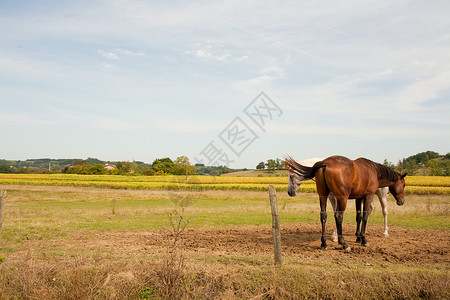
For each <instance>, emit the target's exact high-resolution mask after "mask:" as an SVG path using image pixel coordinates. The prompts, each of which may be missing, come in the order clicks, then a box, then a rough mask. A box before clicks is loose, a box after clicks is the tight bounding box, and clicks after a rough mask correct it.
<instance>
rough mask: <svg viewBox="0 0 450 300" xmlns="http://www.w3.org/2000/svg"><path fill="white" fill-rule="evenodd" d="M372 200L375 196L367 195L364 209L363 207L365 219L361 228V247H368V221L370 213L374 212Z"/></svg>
mask: <svg viewBox="0 0 450 300" xmlns="http://www.w3.org/2000/svg"><path fill="white" fill-rule="evenodd" d="M372 200H373V194H371V195H366V197H365V198H364V207H363V218H362V226H361V245H363V246H368V245H369V243H367V240H366V226H367V221H368V220H369V216H370V213H371V212H372Z"/></svg>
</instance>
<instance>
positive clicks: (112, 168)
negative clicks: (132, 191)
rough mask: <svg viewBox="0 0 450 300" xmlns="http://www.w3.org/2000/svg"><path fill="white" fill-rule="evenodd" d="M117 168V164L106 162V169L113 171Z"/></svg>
mask: <svg viewBox="0 0 450 300" xmlns="http://www.w3.org/2000/svg"><path fill="white" fill-rule="evenodd" d="M115 168H117V166H116V165H112V164H105V169H106V170H107V171H112V170H114V169H115Z"/></svg>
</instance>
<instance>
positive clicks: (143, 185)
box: [0, 174, 450, 194]
mask: <svg viewBox="0 0 450 300" xmlns="http://www.w3.org/2000/svg"><path fill="white" fill-rule="evenodd" d="M287 182H288V178H287V176H285V177H221V176H190V177H188V180H187V183H186V178H185V177H184V176H174V175H171V176H123V175H76V174H0V184H19V185H54V186H84V187H103V188H115V189H171V190H249V191H265V190H267V188H268V185H269V184H272V185H274V186H275V187H276V188H277V190H281V191H284V190H286V188H287ZM315 191H316V189H315V183H314V182H313V181H312V180H308V181H305V182H304V183H303V184H302V185H301V186H300V192H315ZM406 192H407V193H409V194H450V177H442V176H407V177H406Z"/></svg>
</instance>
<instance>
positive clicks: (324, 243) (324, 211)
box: [319, 195, 328, 249]
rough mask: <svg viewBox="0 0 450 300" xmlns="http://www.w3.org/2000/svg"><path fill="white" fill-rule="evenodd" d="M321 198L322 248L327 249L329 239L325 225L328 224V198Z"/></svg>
mask: <svg viewBox="0 0 450 300" xmlns="http://www.w3.org/2000/svg"><path fill="white" fill-rule="evenodd" d="M319 197H320V223H322V239H321V240H322V245H320V248H322V249H327V238H326V236H325V224H326V223H327V198H328V195H327V196H319Z"/></svg>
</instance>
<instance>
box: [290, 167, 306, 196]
mask: <svg viewBox="0 0 450 300" xmlns="http://www.w3.org/2000/svg"><path fill="white" fill-rule="evenodd" d="M302 182H303V180H302V179H301V178H300V175H298V174H297V173H296V172H294V171H293V170H290V169H289V183H288V187H287V192H288V195H289V196H291V197H294V196H295V195H296V193H297V189H298V187H299V186H300V184H302Z"/></svg>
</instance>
